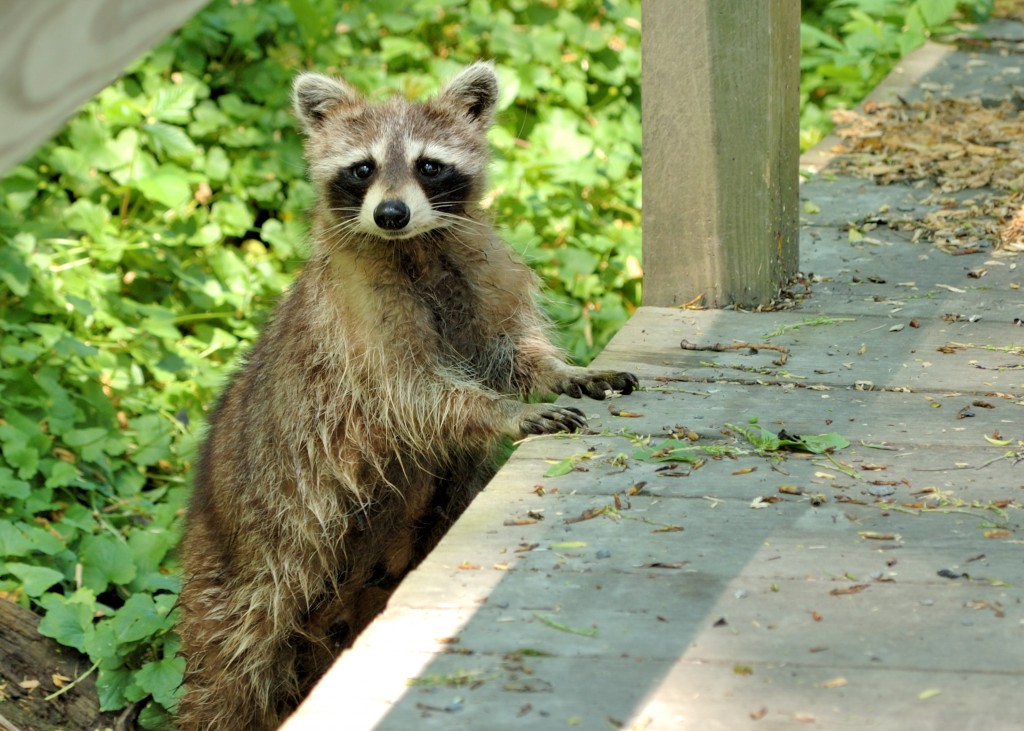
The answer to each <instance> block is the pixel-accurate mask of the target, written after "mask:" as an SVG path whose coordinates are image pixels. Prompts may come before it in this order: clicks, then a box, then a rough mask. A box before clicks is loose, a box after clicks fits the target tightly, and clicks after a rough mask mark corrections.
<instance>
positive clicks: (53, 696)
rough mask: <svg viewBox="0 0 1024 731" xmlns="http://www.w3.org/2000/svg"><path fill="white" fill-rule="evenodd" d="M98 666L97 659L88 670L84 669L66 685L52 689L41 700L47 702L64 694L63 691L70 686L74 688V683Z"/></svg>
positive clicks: (87, 675)
mask: <svg viewBox="0 0 1024 731" xmlns="http://www.w3.org/2000/svg"><path fill="white" fill-rule="evenodd" d="M99 666H100V661H99V660H97V661H96V662H94V663H93V664H92V667H91V668H89V669H88V670H86V671H85V672H84V673H82V674H81V675H79V676H78V677H77V678H75V679H74V680H72V681H71V682H70V683H68V684H67V685H65V686H64V687H63V688H59V689H57V690H55V691H54V692H53V693H50V695H48V696H46V697H45V698H44V699H43V700H45V701H47V702H49V701H52V700H53V699H54V698H58V697H60V696H62V695H64V694H65V693H67V692H68V691H69V690H71V689H72V688H74V687H75V686H76V685H78V684H79V683H80V682H82V681H83V680H85V679H86V678H88V677H89V676H90V675H92V674H93V671H94V670H96V668H98V667H99Z"/></svg>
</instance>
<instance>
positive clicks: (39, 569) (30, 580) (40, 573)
mask: <svg viewBox="0 0 1024 731" xmlns="http://www.w3.org/2000/svg"><path fill="white" fill-rule="evenodd" d="M6 570H7V572H8V573H10V574H13V575H14V576H15V577H17V579H18V580H19V581H20V582H21V586H22V588H23V589H24V590H25V593H26V594H28V595H29V596H31V597H37V596H40V595H41V594H43V593H44V592H45V591H47V590H48V589H49V588H50V587H51V586H53V585H54V584H56V583H57V582H59V581H63V579H64V574H62V573H61V572H60V571H56V570H54V569H51V568H47V567H46V566H33V565H31V564H27V563H9V564H7V569H6Z"/></svg>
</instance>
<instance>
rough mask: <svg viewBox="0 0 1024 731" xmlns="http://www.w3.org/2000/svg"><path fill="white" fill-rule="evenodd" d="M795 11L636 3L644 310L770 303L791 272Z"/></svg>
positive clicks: (710, 2) (781, 5) (777, 0)
mask: <svg viewBox="0 0 1024 731" xmlns="http://www.w3.org/2000/svg"><path fill="white" fill-rule="evenodd" d="M799 11H800V7H799V4H798V3H794V2H789V1H788V0H770V1H768V2H758V3H750V2H743V1H742V0H725V1H723V0H693V1H692V2H685V3H672V2H653V1H650V2H644V6H643V15H644V32H643V64H644V68H643V76H644V98H643V106H644V109H643V114H644V126H643V136H644V141H643V147H644V193H643V195H644V201H643V207H644V237H643V238H644V243H643V246H644V261H645V262H646V263H647V266H646V267H645V271H644V295H643V296H644V304H647V305H662V306H670V305H677V304H681V303H684V302H687V301H689V300H691V299H694V298H696V297H700V296H701V295H703V297H704V299H705V303H706V304H707V305H708V306H710V307H723V306H725V305H728V304H733V303H736V304H741V305H745V306H755V305H758V304H767V303H768V302H769V301H770V300H771V299H772V298H773V297H775V296H776V295H777V293H778V291H779V289H780V288H781V287H782V285H783V284H784V283H785V281H786V280H787V279H788V277H789V276H790V275H792V274H793V273H794V272H795V271H796V267H797V258H798V257H797V231H796V221H797V182H798V177H797V166H798V154H799V141H798V139H797V132H798V114H799V103H798V89H797V81H798V78H799V69H798V57H799V32H798V30H799ZM754 59H756V61H753V60H754ZM655 264H656V265H655Z"/></svg>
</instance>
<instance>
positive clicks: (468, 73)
mask: <svg viewBox="0 0 1024 731" xmlns="http://www.w3.org/2000/svg"><path fill="white" fill-rule="evenodd" d="M497 98H498V84H497V78H496V76H495V74H494V69H493V68H492V67H491V66H490V65H489V64H485V63H476V64H473V65H472V66H469V67H468V68H467V69H465V70H464V71H463V72H462V73H460V74H459V75H458V76H457V77H456V78H455V79H454V80H453V81H452V82H451V83H450V84H449V85H448V86H447V87H446V88H445V89H444V90H443V91H442V92H441V93H440V94H439V95H438V96H437V97H436V98H435V99H431V100H429V101H427V102H424V103H418V104H417V103H410V102H406V101H404V100H401V99H391V100H390V101H388V102H385V103H383V104H369V103H367V102H366V100H365V99H363V98H362V97H361V96H360V95H359V94H358V92H356V91H354V90H353V89H352V88H351V87H349V86H348V85H346V84H344V83H343V82H340V81H338V80H336V79H331V78H328V77H326V76H321V75H319V74H301V75H300V76H299V77H298V78H297V79H296V81H295V86H294V92H293V102H294V108H295V112H296V114H297V116H298V117H299V120H300V121H301V123H302V125H303V127H304V129H305V132H306V157H307V159H308V162H309V170H310V177H311V178H312V180H313V183H314V185H315V186H316V188H317V190H318V193H319V195H320V199H321V202H322V203H323V204H324V205H325V206H326V208H327V209H328V210H329V211H330V215H331V216H332V220H333V221H334V222H335V226H334V227H333V229H334V230H335V231H336V232H337V233H338V238H339V239H342V240H344V239H346V238H347V237H349V236H353V235H355V234H363V235H366V234H369V235H371V236H375V237H380V238H384V239H404V238H410V237H413V236H418V235H420V234H423V233H426V232H428V231H432V230H434V229H438V228H444V227H448V226H457V225H458V222H459V220H460V219H461V218H462V217H463V216H465V214H466V212H467V210H468V209H470V208H471V207H472V206H474V205H475V204H476V202H477V201H478V200H479V198H480V195H481V194H482V192H483V191H482V189H483V186H484V172H485V166H486V162H487V152H488V148H487V140H486V132H487V129H488V128H489V127H490V125H491V121H492V118H493V114H494V107H495V104H496V103H497Z"/></svg>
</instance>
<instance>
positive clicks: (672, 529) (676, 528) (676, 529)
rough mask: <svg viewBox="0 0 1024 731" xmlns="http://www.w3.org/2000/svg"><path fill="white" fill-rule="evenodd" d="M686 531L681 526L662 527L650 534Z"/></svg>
mask: <svg viewBox="0 0 1024 731" xmlns="http://www.w3.org/2000/svg"><path fill="white" fill-rule="evenodd" d="M684 530H686V529H685V528H683V526H681V525H664V526H662V527H661V528H655V529H654V530H652V531H651V533H680V532H682V531H684Z"/></svg>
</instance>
